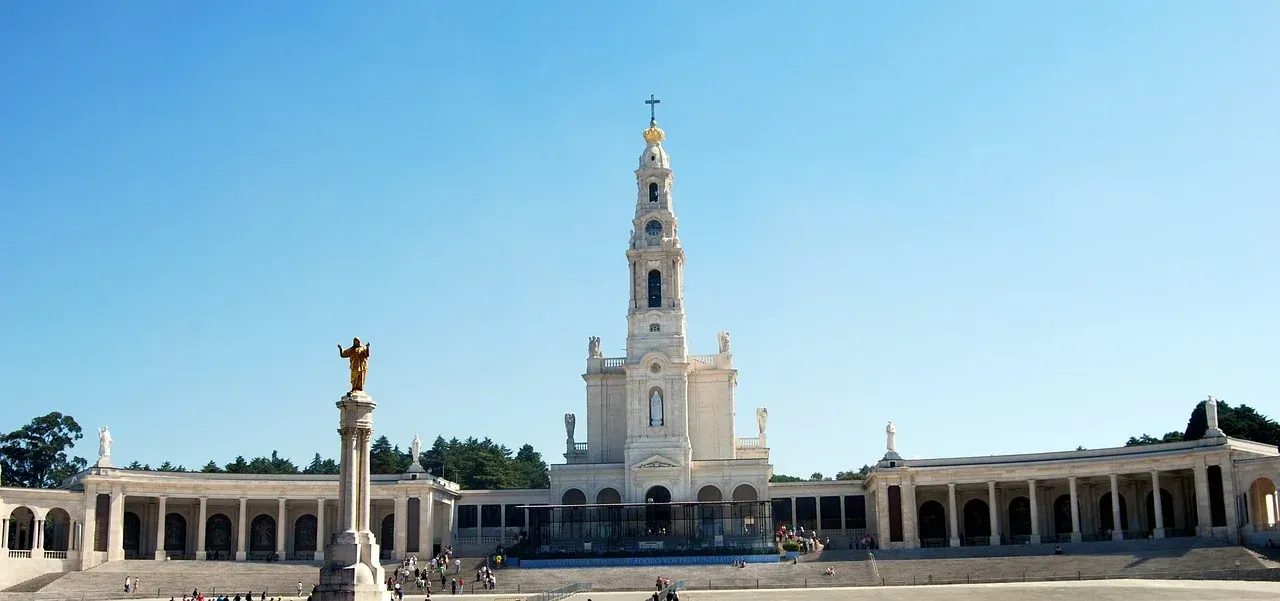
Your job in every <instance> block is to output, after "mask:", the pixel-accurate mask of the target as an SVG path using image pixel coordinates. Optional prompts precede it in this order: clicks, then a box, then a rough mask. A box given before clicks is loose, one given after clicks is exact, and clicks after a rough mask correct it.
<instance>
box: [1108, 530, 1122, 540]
mask: <svg viewBox="0 0 1280 601" xmlns="http://www.w3.org/2000/svg"><path fill="white" fill-rule="evenodd" d="M1111 540H1124V532H1121V531H1119V530H1115V531H1113V532H1112V533H1111Z"/></svg>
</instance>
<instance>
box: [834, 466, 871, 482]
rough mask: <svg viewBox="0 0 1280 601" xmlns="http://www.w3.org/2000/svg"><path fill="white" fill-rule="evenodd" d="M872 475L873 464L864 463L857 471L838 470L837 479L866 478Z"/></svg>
mask: <svg viewBox="0 0 1280 601" xmlns="http://www.w3.org/2000/svg"><path fill="white" fill-rule="evenodd" d="M869 475H871V466H869V465H863V466H862V467H861V468H858V471H856V472H836V480H866V479H867V476H869Z"/></svg>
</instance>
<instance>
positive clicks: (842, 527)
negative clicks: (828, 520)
mask: <svg viewBox="0 0 1280 601" xmlns="http://www.w3.org/2000/svg"><path fill="white" fill-rule="evenodd" d="M838 498H839V499H840V534H844V533H845V526H847V525H848V524H849V520H848V517H847V516H846V512H847V510H846V508H845V506H844V495H840V496H839V497H838Z"/></svg>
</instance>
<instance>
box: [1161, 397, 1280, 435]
mask: <svg viewBox="0 0 1280 601" xmlns="http://www.w3.org/2000/svg"><path fill="white" fill-rule="evenodd" d="M1218 428H1220V429H1221V430H1222V432H1223V433H1224V434H1226V435H1227V436H1231V437H1234V438H1243V439H1245V440H1252V441H1254V442H1261V443H1265V444H1271V445H1280V424H1277V423H1276V422H1275V421H1273V420H1272V419H1271V418H1269V417H1267V416H1265V415H1262V414H1261V413H1258V412H1257V411H1256V410H1255V409H1254V408H1253V407H1250V406H1248V405H1238V406H1236V407H1232V406H1231V405H1228V404H1226V403H1224V402H1221V401H1219V402H1218ZM1208 429H1209V422H1208V418H1206V417H1205V414H1204V403H1197V404H1196V406H1195V408H1194V409H1192V410H1191V417H1190V418H1189V419H1188V420H1187V429H1186V430H1185V431H1184V432H1183V434H1182V437H1183V439H1184V440H1200V439H1201V438H1204V435H1205V432H1207V431H1208Z"/></svg>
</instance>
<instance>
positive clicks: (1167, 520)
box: [1143, 488, 1174, 531]
mask: <svg viewBox="0 0 1280 601" xmlns="http://www.w3.org/2000/svg"><path fill="white" fill-rule="evenodd" d="M1143 501H1144V503H1145V506H1146V508H1147V530H1150V531H1154V530H1155V529H1156V504H1155V496H1154V495H1152V494H1151V491H1148V492H1147V496H1146V498H1145V499H1144V500H1143ZM1160 517H1161V519H1162V520H1164V527H1165V528H1166V529H1167V528H1173V527H1174V523H1173V493H1170V492H1169V491H1167V490H1165V489H1163V488H1161V489H1160Z"/></svg>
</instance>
